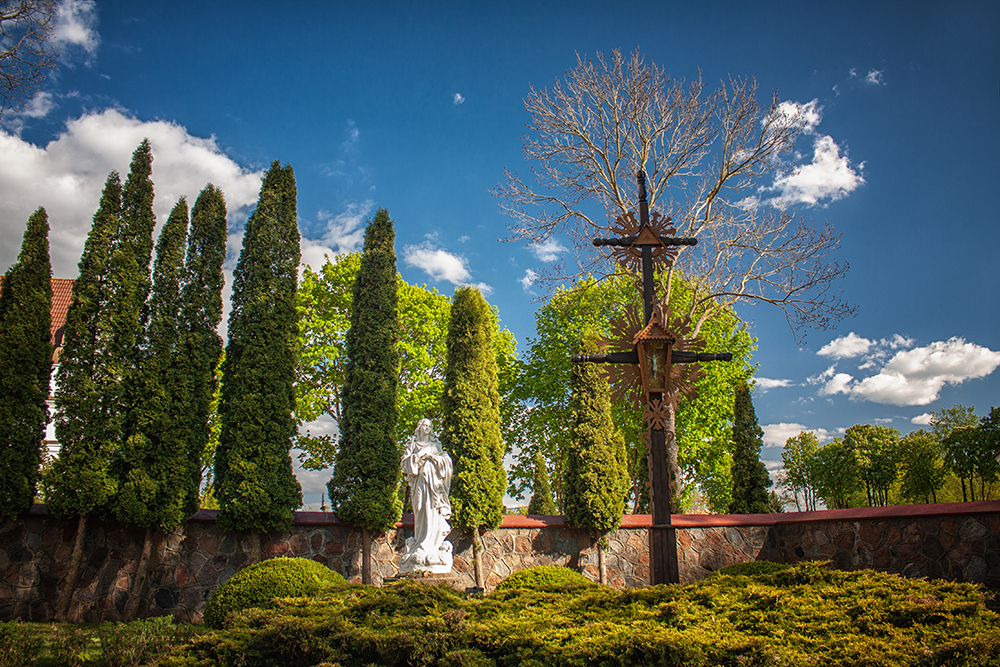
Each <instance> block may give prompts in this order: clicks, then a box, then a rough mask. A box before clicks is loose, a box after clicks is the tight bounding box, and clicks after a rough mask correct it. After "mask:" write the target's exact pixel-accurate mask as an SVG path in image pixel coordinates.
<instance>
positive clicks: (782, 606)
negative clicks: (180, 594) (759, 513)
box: [160, 563, 1000, 667]
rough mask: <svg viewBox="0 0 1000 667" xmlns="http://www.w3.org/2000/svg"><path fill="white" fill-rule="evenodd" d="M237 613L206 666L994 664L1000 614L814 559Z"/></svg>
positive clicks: (346, 591) (361, 595) (195, 660)
mask: <svg viewBox="0 0 1000 667" xmlns="http://www.w3.org/2000/svg"><path fill="white" fill-rule="evenodd" d="M277 604H278V605H279V606H278V608H276V609H270V610H261V609H250V610H247V611H245V612H242V613H241V614H236V615H234V616H232V617H230V619H231V620H230V627H229V628H228V629H227V630H222V631H216V632H213V633H210V634H207V635H202V636H200V637H196V638H195V639H194V640H193V641H192V642H191V643H190V644H188V645H187V646H186V647H184V648H183V649H181V650H179V651H177V652H176V653H175V654H173V655H172V656H170V657H168V658H166V659H165V660H163V661H161V663H160V664H161V665H169V666H173V667H182V666H193V665H199V666H201V665H246V666H250V665H272V664H281V665H284V666H285V667H293V666H297V665H303V666H304V665H320V664H323V663H325V664H341V665H369V664H376V665H424V664H439V665H459V664H462V665H546V666H553V665H584V664H601V665H636V664H649V665H686V666H690V665H810V664H811V665H845V666H846V665H850V666H852V667H853V666H856V665H885V666H896V665H990V664H996V663H997V661H998V660H1000V619H998V617H997V615H996V614H995V613H993V612H991V611H988V610H986V609H985V607H984V604H983V596H982V594H981V593H980V591H979V590H977V588H976V587H975V586H973V585H970V584H953V583H945V582H928V581H924V580H912V579H904V578H901V577H899V576H896V575H890V574H884V573H876V572H871V571H859V572H840V571H834V570H828V569H825V568H824V567H823V566H822V565H821V564H817V563H803V564H800V565H797V566H794V567H789V568H786V569H781V570H779V571H776V572H772V573H761V574H757V575H754V576H742V575H728V574H718V575H716V576H714V577H711V578H708V579H706V580H703V581H701V582H698V583H695V584H690V585H687V586H655V587H649V588H642V589H630V590H615V589H611V588H607V587H603V586H585V587H579V586H564V587H558V586H556V587H543V588H538V589H530V588H511V589H507V590H500V591H497V592H494V593H493V594H492V595H490V596H488V597H486V598H482V599H476V598H471V597H465V596H464V595H462V594H459V593H456V592H455V591H453V590H451V589H450V588H447V587H444V586H426V585H421V584H416V583H410V582H402V583H399V584H393V585H390V586H386V587H385V588H381V589H377V588H370V587H360V586H345V587H336V588H331V589H327V590H326V591H324V592H322V593H320V595H319V596H318V597H317V598H314V599H309V598H296V599H286V600H282V601H279V602H278V603H277Z"/></svg>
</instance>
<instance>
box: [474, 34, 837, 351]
mask: <svg viewBox="0 0 1000 667" xmlns="http://www.w3.org/2000/svg"><path fill="white" fill-rule="evenodd" d="M525 108H526V109H527V111H528V113H529V114H530V115H531V123H530V124H529V125H528V129H529V134H528V135H526V136H525V138H524V155H525V158H526V159H527V160H528V161H530V162H534V163H535V166H534V167H532V170H531V171H532V174H533V176H534V180H535V181H536V184H534V185H531V184H528V183H526V182H525V181H524V180H522V179H521V178H520V177H519V176H518V175H517V174H516V173H512V172H510V171H507V172H506V180H505V182H504V183H501V184H500V185H499V186H498V187H497V189H496V190H495V191H494V195H496V196H497V197H498V199H499V200H500V208H501V210H502V211H504V212H506V213H508V214H509V215H511V216H513V217H514V219H515V220H516V222H515V223H514V224H513V225H512V226H510V228H509V229H510V231H511V235H510V236H509V237H508V239H507V240H511V241H516V240H524V241H527V242H528V243H529V244H530V245H534V244H539V243H544V242H545V241H546V240H548V239H549V238H550V237H551V236H552V235H553V234H557V233H566V234H567V235H568V236H569V237H570V238H571V239H572V240H573V242H574V245H575V250H576V266H575V267H571V268H570V269H569V270H567V269H566V267H565V266H564V265H558V266H553V267H551V268H550V269H549V270H547V271H546V272H545V274H544V277H545V278H548V279H550V280H553V281H554V280H565V279H568V278H572V277H574V276H580V275H584V274H588V273H589V274H596V275H610V274H612V273H614V272H616V271H619V270H620V269H618V268H617V266H616V265H615V263H614V262H613V261H612V257H611V253H610V252H608V251H606V250H602V249H599V248H594V247H593V246H592V245H591V239H592V238H594V237H595V236H601V235H608V234H615V233H621V231H622V229H623V226H622V225H621V224H620V223H619V222H616V219H618V218H620V217H621V216H625V215H627V214H628V212H629V211H637V210H638V186H637V184H636V173H637V172H638V171H639V170H640V169H641V170H643V171H645V173H646V175H647V179H648V180H647V188H648V192H649V206H650V210H651V211H652V212H653V218H654V220H657V221H659V224H660V225H661V227H662V228H663V229H664V230H666V231H670V232H675V233H676V235H678V236H690V237H695V238H697V239H698V245H697V246H694V247H687V248H682V249H679V250H678V256H677V257H676V259H675V261H674V264H673V266H671V267H670V268H667V269H665V271H664V275H661V281H660V282H661V284H662V285H664V286H666V287H665V288H664V289H669V285H670V280H669V278H670V276H671V274H672V273H673V272H674V271H679V272H680V273H681V274H682V275H683V276H684V277H685V278H686V280H688V281H689V282H690V283H691V284H692V286H694V288H695V298H694V299H693V301H692V304H691V310H690V312H689V313H685V314H684V315H688V316H692V315H694V314H695V313H696V312H699V315H698V317H696V318H694V321H692V322H691V328H692V335H697V333H698V332H699V330H700V329H701V326H702V325H703V324H704V322H705V321H706V320H707V319H709V318H711V317H712V316H713V315H715V314H716V313H717V312H719V311H720V310H722V309H724V308H726V307H730V306H733V305H735V304H737V303H746V302H766V303H771V304H774V305H777V306H778V307H780V308H781V309H782V310H783V311H784V313H785V316H786V318H787V320H788V323H789V326H790V328H791V330H792V332H793V334H794V335H795V337H796V339H797V340H799V341H801V339H802V336H803V335H804V329H808V328H819V329H824V328H827V327H830V326H833V325H834V324H835V323H836V322H838V321H839V320H841V319H843V318H844V317H846V316H849V315H853V313H854V308H853V307H851V306H849V305H847V304H846V303H844V302H843V301H842V300H841V297H840V293H839V292H838V291H836V290H834V289H833V286H832V284H833V281H834V280H835V279H836V278H838V277H841V276H843V275H844V273H845V272H846V271H847V264H846V263H845V264H841V263H838V262H836V261H834V260H832V259H831V258H830V254H831V252H832V251H833V250H834V249H836V248H837V246H838V245H839V242H840V236H839V234H837V233H835V232H834V230H832V229H831V228H830V227H829V226H828V225H824V226H823V227H822V228H820V229H817V228H815V227H814V226H813V225H812V223H811V222H806V221H805V220H803V219H802V218H800V217H798V216H796V215H794V214H793V213H792V212H791V211H789V210H788V208H787V206H786V202H781V201H779V200H777V199H773V200H771V201H768V202H762V201H761V192H762V191H763V190H764V189H765V188H766V187H767V185H768V183H766V182H765V181H769V180H770V179H772V178H773V177H774V176H775V175H779V174H782V173H785V172H787V171H788V170H789V169H790V168H791V167H792V165H790V164H789V163H788V162H787V160H786V156H787V153H788V152H789V151H790V150H791V149H792V147H793V146H794V143H795V140H796V138H797V137H798V136H799V135H800V134H801V133H802V131H803V129H804V128H805V127H806V120H805V118H804V116H803V114H802V113H801V111H800V110H798V109H795V108H790V107H789V105H781V104H780V103H779V100H778V98H777V96H776V95H772V98H771V102H770V104H769V105H768V106H766V107H762V106H761V105H760V104H759V103H758V101H757V84H756V82H755V81H754V80H747V79H730V81H729V82H728V83H724V84H723V85H722V86H721V87H720V88H719V90H716V91H714V92H710V91H708V90H706V86H705V84H704V83H703V82H702V80H701V76H700V74H699V77H698V78H697V79H696V80H694V81H692V82H690V83H687V82H685V81H680V80H674V79H672V78H670V77H669V76H667V75H666V74H665V72H664V70H663V69H662V68H660V67H658V66H656V65H655V64H649V65H647V64H646V63H645V62H644V61H643V58H642V57H641V56H640V55H639V54H638V53H637V52H636V53H632V54H631V55H630V56H628V58H625V57H623V56H622V54H621V52H620V51H617V50H616V51H614V52H613V54H612V57H611V60H610V61H606V60H605V59H604V58H603V57H602V56H601V55H600V54H597V56H596V62H595V61H591V60H589V59H585V58H581V57H580V56H579V55H578V56H577V65H576V67H575V68H574V69H572V70H570V71H569V72H567V73H566V77H565V80H564V81H562V82H560V81H556V83H555V84H554V85H553V86H552V88H551V90H546V89H543V90H536V89H535V88H531V90H530V94H529V95H528V97H527V99H526V100H525ZM668 216H669V217H670V218H672V222H671V224H672V225H673V229H671V228H669V227H667V226H666V224H665V223H666V222H667V217H668ZM626 226H627V225H626ZM622 235H624V234H622ZM667 296H669V295H664V296H663V299H664V301H666V299H667Z"/></svg>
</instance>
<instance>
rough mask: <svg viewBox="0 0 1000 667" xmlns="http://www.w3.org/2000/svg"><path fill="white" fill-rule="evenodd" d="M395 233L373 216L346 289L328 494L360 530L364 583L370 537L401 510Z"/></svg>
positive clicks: (385, 219)
mask: <svg viewBox="0 0 1000 667" xmlns="http://www.w3.org/2000/svg"><path fill="white" fill-rule="evenodd" d="M395 239H396V233H395V231H394V229H393V221H392V220H390V219H389V212H388V211H386V210H385V209H379V210H378V211H377V212H376V213H375V217H374V218H372V220H371V221H370V222H369V223H368V227H367V229H366V230H365V244H364V250H363V251H362V253H361V264H360V266H359V267H358V272H357V277H356V278H355V280H354V285H353V288H352V306H351V327H350V329H348V331H347V335H346V340H345V344H346V348H347V350H346V351H347V365H346V368H345V373H344V375H345V378H344V388H343V396H342V400H341V404H342V413H341V419H340V449H339V450H338V452H337V461H336V467H335V468H334V473H333V479H331V480H330V482H329V484H328V485H327V488H328V490H329V492H330V504H331V505H332V506H333V508H334V511H335V512H336V513H337V516H339V517H340V518H341V519H343V520H344V521H350V522H352V523H355V524H357V525H359V526H360V527H361V530H362V552H363V557H362V565H361V578H362V581H363V582H364V583H366V584H370V583H371V536H370V534H369V533H371V532H375V533H381V532H384V531H386V530H388V529H390V528H391V527H392V526H393V525H394V524H395V523H396V521H397V520H398V519H399V517H400V514H401V513H402V511H403V507H402V502H401V500H400V498H399V494H398V493H397V489H398V487H399V481H400V479H401V478H402V470H401V469H400V466H399V457H400V451H399V445H398V444H397V442H396V421H397V419H398V414H399V413H398V407H397V403H396V392H397V383H398V379H397V378H398V374H399V352H398V346H397V343H398V341H399V314H398V311H397V300H398V295H397V291H396V289H397V283H396V252H395V250H394V248H393V244H394V242H395Z"/></svg>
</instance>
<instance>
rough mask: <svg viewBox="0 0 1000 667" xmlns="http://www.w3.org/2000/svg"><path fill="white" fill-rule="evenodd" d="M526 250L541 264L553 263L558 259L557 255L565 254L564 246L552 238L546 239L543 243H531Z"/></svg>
mask: <svg viewBox="0 0 1000 667" xmlns="http://www.w3.org/2000/svg"><path fill="white" fill-rule="evenodd" d="M528 249H529V250H531V252H532V253H534V255H535V257H537V258H538V259H540V260H541V261H543V262H554V261H556V260H557V259H559V255H561V254H562V253H564V252H566V246H564V245H563V244H561V243H559V241H558V239H554V238H547V239H545V240H544V241H540V242H538V243H533V244H532V245H530V246H528Z"/></svg>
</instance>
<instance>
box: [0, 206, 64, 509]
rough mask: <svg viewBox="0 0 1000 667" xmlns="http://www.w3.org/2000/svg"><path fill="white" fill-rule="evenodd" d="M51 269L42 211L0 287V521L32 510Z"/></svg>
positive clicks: (47, 361) (42, 418)
mask: <svg viewBox="0 0 1000 667" xmlns="http://www.w3.org/2000/svg"><path fill="white" fill-rule="evenodd" d="M51 310H52V265H51V262H50V261H49V220H48V216H47V215H46V213H45V209H44V208H40V209H38V210H37V211H35V212H34V214H32V216H31V217H30V218H28V227H27V229H26V230H25V232H24V240H23V241H22V242H21V254H20V256H19V257H18V259H17V263H16V264H14V266H12V267H10V269H9V270H8V271H7V274H6V275H5V276H4V280H3V285H2V287H0V523H5V522H6V521H8V520H9V519H12V518H14V517H15V516H17V515H18V514H19V513H21V512H23V511H25V510H27V509H28V508H29V507H31V502H32V500H33V499H34V497H35V487H36V485H37V484H38V474H39V473H38V471H39V465H40V464H41V460H42V440H43V439H44V438H45V425H46V423H47V422H48V419H49V410H48V406H47V405H46V404H45V399H46V398H47V397H48V395H49V378H50V376H51V374H52V344H51V342H50V337H51V332H50V328H51V315H50V313H51Z"/></svg>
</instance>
